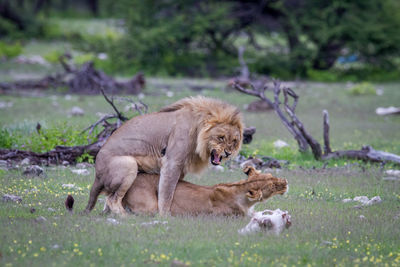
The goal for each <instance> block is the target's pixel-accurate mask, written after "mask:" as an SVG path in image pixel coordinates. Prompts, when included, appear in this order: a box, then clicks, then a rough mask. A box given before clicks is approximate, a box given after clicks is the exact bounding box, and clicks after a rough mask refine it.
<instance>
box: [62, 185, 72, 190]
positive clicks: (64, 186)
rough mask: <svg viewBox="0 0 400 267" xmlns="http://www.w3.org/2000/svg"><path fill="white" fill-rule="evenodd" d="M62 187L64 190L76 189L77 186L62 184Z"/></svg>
mask: <svg viewBox="0 0 400 267" xmlns="http://www.w3.org/2000/svg"><path fill="white" fill-rule="evenodd" d="M61 187H62V188H63V189H74V188H75V185H74V184H62V185H61Z"/></svg>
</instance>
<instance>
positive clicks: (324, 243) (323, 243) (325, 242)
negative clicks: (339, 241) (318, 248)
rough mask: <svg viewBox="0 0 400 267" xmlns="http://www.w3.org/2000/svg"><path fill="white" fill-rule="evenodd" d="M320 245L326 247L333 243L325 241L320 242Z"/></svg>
mask: <svg viewBox="0 0 400 267" xmlns="http://www.w3.org/2000/svg"><path fill="white" fill-rule="evenodd" d="M321 244H322V245H327V246H332V245H333V243H332V242H331V241H326V240H324V241H322V242H321Z"/></svg>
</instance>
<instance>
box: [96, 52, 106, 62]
mask: <svg viewBox="0 0 400 267" xmlns="http://www.w3.org/2000/svg"><path fill="white" fill-rule="evenodd" d="M97 58H98V59H100V60H106V59H107V58H108V55H107V54H106V53H98V54H97Z"/></svg>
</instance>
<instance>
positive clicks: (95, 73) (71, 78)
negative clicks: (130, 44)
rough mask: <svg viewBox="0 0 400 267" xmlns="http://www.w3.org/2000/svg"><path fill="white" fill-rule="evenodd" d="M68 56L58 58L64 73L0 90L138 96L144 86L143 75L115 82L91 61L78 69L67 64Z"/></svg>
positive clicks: (6, 85) (4, 86)
mask: <svg viewBox="0 0 400 267" xmlns="http://www.w3.org/2000/svg"><path fill="white" fill-rule="evenodd" d="M68 59H70V56H69V55H64V56H61V57H60V58H59V62H60V64H61V66H62V67H63V69H64V72H61V73H57V74H54V75H48V76H45V77H43V78H41V79H38V80H27V81H17V82H10V83H4V82H2V83H0V89H1V90H3V91H9V90H20V89H21V90H30V89H40V90H47V89H50V88H57V87H68V88H69V92H70V93H77V94H98V93H99V88H103V90H105V91H106V92H107V93H113V94H115V93H118V94H133V95H137V94H139V93H140V92H141V91H142V90H143V89H144V87H145V85H146V80H145V78H144V75H143V73H141V72H139V73H137V74H136V75H135V76H134V77H133V78H132V79H130V80H129V81H125V82H120V81H117V80H115V79H114V78H113V77H111V76H108V75H107V74H105V73H104V72H103V71H101V70H98V69H96V68H95V67H94V64H93V62H92V61H88V62H86V63H84V64H82V65H81V66H80V67H77V66H74V65H72V64H70V63H68V62H67V60H68Z"/></svg>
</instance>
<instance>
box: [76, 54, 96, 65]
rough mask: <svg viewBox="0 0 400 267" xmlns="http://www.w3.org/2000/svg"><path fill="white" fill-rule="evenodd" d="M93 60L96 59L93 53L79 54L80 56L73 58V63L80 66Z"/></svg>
mask: <svg viewBox="0 0 400 267" xmlns="http://www.w3.org/2000/svg"><path fill="white" fill-rule="evenodd" d="M95 59H96V56H95V55H94V54H93V53H87V54H80V55H77V56H74V62H75V64H78V65H81V64H83V63H85V62H88V61H94V60H95Z"/></svg>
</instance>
